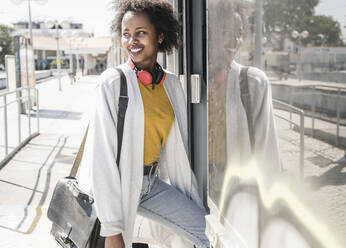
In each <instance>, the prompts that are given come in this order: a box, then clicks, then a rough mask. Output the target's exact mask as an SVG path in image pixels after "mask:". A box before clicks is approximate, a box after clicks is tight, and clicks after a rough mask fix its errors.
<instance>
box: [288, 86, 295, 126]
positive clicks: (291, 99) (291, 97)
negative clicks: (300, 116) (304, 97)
mask: <svg viewBox="0 0 346 248" xmlns="http://www.w3.org/2000/svg"><path fill="white" fill-rule="evenodd" d="M293 93H294V87H293V86H291V90H290V105H291V106H293V95H294V94H293ZM290 121H292V110H291V109H290ZM289 127H290V129H291V128H292V124H291V123H289Z"/></svg>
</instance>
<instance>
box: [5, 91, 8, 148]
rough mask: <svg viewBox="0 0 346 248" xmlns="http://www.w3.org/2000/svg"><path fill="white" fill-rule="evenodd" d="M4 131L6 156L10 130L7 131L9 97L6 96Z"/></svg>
mask: <svg viewBox="0 0 346 248" xmlns="http://www.w3.org/2000/svg"><path fill="white" fill-rule="evenodd" d="M4 121H5V123H4V124H5V125H4V131H5V155H7V154H8V130H7V96H6V95H5V96H4Z"/></svg>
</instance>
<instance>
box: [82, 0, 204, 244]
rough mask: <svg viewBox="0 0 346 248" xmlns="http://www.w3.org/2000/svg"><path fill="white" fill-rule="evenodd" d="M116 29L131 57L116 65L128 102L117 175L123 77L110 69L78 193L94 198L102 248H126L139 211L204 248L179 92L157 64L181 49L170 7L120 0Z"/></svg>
mask: <svg viewBox="0 0 346 248" xmlns="http://www.w3.org/2000/svg"><path fill="white" fill-rule="evenodd" d="M113 28H114V29H115V31H116V32H117V33H118V34H119V36H120V37H121V44H122V47H123V49H124V50H125V51H126V52H127V53H128V55H129V60H128V61H127V62H126V63H124V64H122V65H121V66H119V68H120V69H122V70H123V72H124V74H125V76H126V79H127V88H128V98H129V102H128V107H127V112H126V117H125V122H124V133H123V142H122V148H121V155H120V163H119V169H118V167H117V164H116V155H117V148H118V144H117V131H116V130H117V128H116V127H117V106H118V97H119V90H120V76H119V74H118V72H117V71H116V70H115V69H113V68H110V69H107V70H106V71H105V72H104V73H102V75H101V77H100V82H99V84H98V87H97V90H96V96H95V99H96V102H95V110H94V112H93V116H92V117H91V121H90V125H89V134H88V138H87V141H86V148H85V152H84V156H83V160H82V163H81V167H80V169H79V180H80V185H81V187H82V188H84V189H85V190H87V191H88V192H89V193H91V194H92V195H93V196H94V199H95V206H96V210H97V215H98V218H99V220H100V223H101V233H100V234H101V236H105V237H106V243H105V245H106V248H123V247H131V244H132V242H133V234H134V225H135V218H136V214H137V213H138V214H140V215H142V216H145V217H147V218H149V219H152V220H154V221H155V222H157V223H159V224H160V225H163V226H165V227H168V228H170V230H172V231H174V232H175V233H176V234H178V235H179V236H181V237H184V238H185V239H186V240H188V241H189V242H190V244H191V245H195V246H196V247H209V242H208V239H207V237H206V235H205V234H204V232H205V218H204V217H205V214H206V213H205V210H204V208H203V205H202V204H201V200H200V198H199V196H198V192H197V187H196V180H195V176H194V174H193V172H192V171H191V169H190V164H189V160H188V156H187V113H186V103H185V97H184V92H183V90H182V87H181V83H180V82H179V80H178V78H177V77H176V76H175V75H174V74H172V73H170V72H168V71H163V70H162V68H161V66H160V65H159V64H158V63H157V61H156V60H157V54H158V52H170V51H171V50H172V49H173V48H174V47H177V46H178V44H179V23H178V21H177V19H176V17H175V15H174V12H173V7H172V5H171V4H170V3H169V1H168V0H155V1H153V0H125V1H119V3H118V6H117V16H116V19H115V21H114V25H113ZM150 226H151V225H150ZM142 231H143V230H142ZM156 231H157V229H156ZM137 232H141V230H139V231H136V233H137ZM156 233H157V232H156ZM152 237H154V236H152ZM179 247H180V246H179Z"/></svg>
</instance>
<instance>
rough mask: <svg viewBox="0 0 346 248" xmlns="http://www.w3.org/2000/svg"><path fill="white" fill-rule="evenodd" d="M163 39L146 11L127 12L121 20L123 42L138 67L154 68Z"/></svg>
mask: <svg viewBox="0 0 346 248" xmlns="http://www.w3.org/2000/svg"><path fill="white" fill-rule="evenodd" d="M162 40H163V37H162V34H161V35H157V34H156V29H155V26H154V25H153V24H152V23H151V22H150V19H149V16H148V15H147V14H146V13H144V12H133V11H128V12H126V14H125V15H124V17H123V19H122V22H121V44H122V46H123V48H124V49H125V50H126V51H127V52H128V54H129V55H130V58H131V59H132V61H133V62H134V63H135V65H136V67H137V68H138V69H144V68H149V69H151V70H152V69H154V66H155V62H156V58H157V53H158V47H159V43H161V42H162Z"/></svg>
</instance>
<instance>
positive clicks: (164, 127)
mask: <svg viewBox="0 0 346 248" xmlns="http://www.w3.org/2000/svg"><path fill="white" fill-rule="evenodd" d="M138 85H139V89H140V91H141V95H142V99H143V105H144V165H149V164H151V163H153V162H155V161H157V160H158V159H159V157H160V151H161V147H162V146H163V145H164V144H165V142H166V139H167V136H168V133H169V131H170V130H171V127H172V123H173V120H174V112H173V108H172V105H171V103H170V101H169V99H168V96H167V94H166V91H165V88H164V87H163V85H155V88H154V89H153V88H152V87H153V85H152V84H149V85H144V84H142V83H141V82H140V81H139V80H138Z"/></svg>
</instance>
